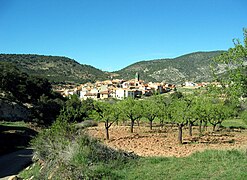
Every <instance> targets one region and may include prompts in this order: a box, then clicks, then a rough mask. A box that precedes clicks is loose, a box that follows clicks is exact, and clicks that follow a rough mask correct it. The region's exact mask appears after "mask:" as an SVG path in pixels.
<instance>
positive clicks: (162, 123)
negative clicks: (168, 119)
mask: <svg viewBox="0 0 247 180" xmlns="http://www.w3.org/2000/svg"><path fill="white" fill-rule="evenodd" d="M160 126H161V127H162V128H163V127H164V120H160Z"/></svg>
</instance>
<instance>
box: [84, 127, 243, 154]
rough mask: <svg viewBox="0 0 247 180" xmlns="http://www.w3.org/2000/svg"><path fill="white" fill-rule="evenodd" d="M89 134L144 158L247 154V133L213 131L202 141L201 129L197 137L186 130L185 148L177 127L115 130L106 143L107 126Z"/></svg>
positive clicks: (115, 128)
mask: <svg viewBox="0 0 247 180" xmlns="http://www.w3.org/2000/svg"><path fill="white" fill-rule="evenodd" d="M88 133H89V134H90V135H92V136H93V137H96V138H98V139H100V140H102V141H103V143H105V144H106V145H108V146H110V147H112V148H114V149H121V150H125V151H128V152H134V153H136V154H137V155H140V156H167V157H169V156H176V157H183V156H188V155H190V154H192V153H194V152H196V151H203V150H205V149H243V148H245V149H246V150H247V130H241V131H240V130H235V131H234V130H231V131H230V130H222V131H218V132H215V133H211V129H208V132H206V133H204V135H203V136H202V137H199V134H198V128H197V127H194V129H193V137H189V135H188V129H184V130H183V144H182V145H180V144H178V141H177V134H178V131H177V128H176V127H173V128H172V127H163V128H161V127H154V128H153V130H152V131H151V130H149V127H148V126H143V125H142V126H139V127H138V126H135V127H134V133H130V127H129V126H112V127H111V128H110V129H109V133H110V140H106V139H105V128H104V124H99V126H97V127H90V128H88Z"/></svg>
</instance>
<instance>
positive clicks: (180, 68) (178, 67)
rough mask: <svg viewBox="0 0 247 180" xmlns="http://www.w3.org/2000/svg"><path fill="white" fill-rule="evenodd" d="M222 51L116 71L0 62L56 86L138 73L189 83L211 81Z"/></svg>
mask: <svg viewBox="0 0 247 180" xmlns="http://www.w3.org/2000/svg"><path fill="white" fill-rule="evenodd" d="M223 52H225V51H221V50H220V51H198V52H192V53H189V54H184V55H181V56H178V57H175V58H162V59H154V60H142V61H138V62H135V63H133V64H130V65H129V66H126V67H124V68H122V69H120V70H118V71H113V72H107V71H102V70H100V69H98V68H95V67H93V66H91V65H86V64H80V63H79V62H77V61H76V60H74V59H71V58H68V57H64V56H50V55H37V54H0V62H1V61H4V62H11V63H13V64H14V65H16V66H17V67H18V68H19V69H20V70H22V71H23V72H26V73H28V74H31V75H37V76H42V77H45V78H47V79H49V80H50V81H51V82H53V83H70V82H73V83H85V82H94V81H97V80H106V79H109V78H110V77H113V78H119V79H126V80H128V79H133V78H134V75H135V73H136V72H138V73H139V74H140V75H141V79H142V80H144V81H146V82H149V81H153V82H154V81H157V82H162V81H164V82H168V83H181V82H184V81H186V80H187V81H209V80H212V75H211V74H210V73H211V72H210V67H209V66H210V63H211V62H212V58H213V57H215V56H218V55H220V54H222V53H223Z"/></svg>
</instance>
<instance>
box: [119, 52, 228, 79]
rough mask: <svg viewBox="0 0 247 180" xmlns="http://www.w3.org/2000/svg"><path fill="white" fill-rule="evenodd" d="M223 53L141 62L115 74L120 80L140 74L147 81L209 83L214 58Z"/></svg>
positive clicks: (189, 55)
mask: <svg viewBox="0 0 247 180" xmlns="http://www.w3.org/2000/svg"><path fill="white" fill-rule="evenodd" d="M223 52H224V51H212V52H195V53H191V54H186V55H183V56H180V57H177V58H174V59H158V60H150V61H140V62H137V63H135V64H132V65H130V66H128V67H126V68H124V69H122V70H120V71H116V72H115V73H116V74H119V76H118V77H119V78H125V79H132V78H133V77H134V75H135V73H136V72H139V73H140V75H141V79H142V80H145V81H157V82H161V81H165V82H169V83H181V82H184V81H209V80H211V79H212V71H211V70H210V64H211V63H212V58H213V57H216V56H218V55H220V54H222V53H223Z"/></svg>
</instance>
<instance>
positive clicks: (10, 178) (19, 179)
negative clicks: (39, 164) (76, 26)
mask: <svg viewBox="0 0 247 180" xmlns="http://www.w3.org/2000/svg"><path fill="white" fill-rule="evenodd" d="M8 180H21V178H18V177H17V176H16V175H13V176H10V177H9V178H8Z"/></svg>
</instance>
